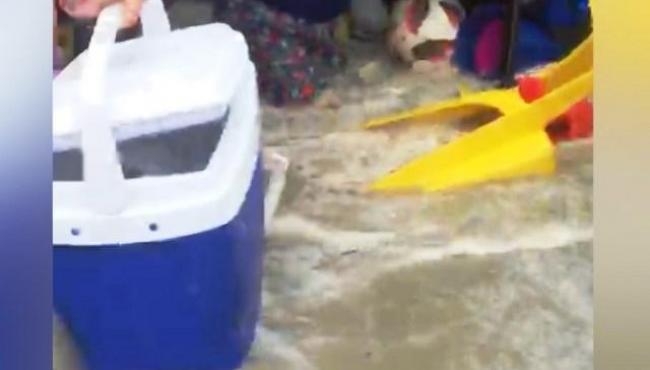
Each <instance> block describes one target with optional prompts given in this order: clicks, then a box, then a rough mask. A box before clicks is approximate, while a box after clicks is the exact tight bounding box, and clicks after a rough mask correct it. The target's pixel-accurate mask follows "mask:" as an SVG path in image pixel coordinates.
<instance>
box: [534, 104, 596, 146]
mask: <svg viewBox="0 0 650 370" xmlns="http://www.w3.org/2000/svg"><path fill="white" fill-rule="evenodd" d="M593 128H594V107H593V104H592V103H591V102H590V101H589V100H587V99H585V100H582V101H580V102H579V103H577V104H575V105H574V106H573V107H571V108H570V109H569V110H568V111H567V112H566V113H565V114H564V115H563V116H562V117H561V118H560V119H558V120H557V121H555V122H553V123H551V124H550V125H549V126H548V127H547V130H546V131H547V132H548V134H549V136H550V137H551V140H553V142H560V141H570V140H576V139H583V138H587V137H591V136H592V135H593Z"/></svg>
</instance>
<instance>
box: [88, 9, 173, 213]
mask: <svg viewBox="0 0 650 370" xmlns="http://www.w3.org/2000/svg"><path fill="white" fill-rule="evenodd" d="M140 19H141V21H142V33H143V36H144V37H153V36H159V35H163V34H166V33H169V32H171V26H170V23H169V19H168V17H167V14H166V12H165V7H164V5H163V2H162V0H147V1H145V2H144V4H143V5H142V11H141V14H140ZM121 23H122V5H121V4H119V3H118V4H114V5H111V6H108V7H106V8H105V9H104V10H102V12H101V13H100V14H99V17H98V18H97V23H96V24H95V28H94V30H93V35H92V38H91V40H90V44H89V45H88V50H87V51H86V56H85V60H84V61H83V63H84V64H83V67H82V68H83V69H82V72H81V73H82V75H81V86H80V87H81V89H80V104H82V110H81V114H82V116H81V117H80V120H79V122H82V126H81V128H80V131H81V151H82V153H83V158H84V161H83V173H84V186H86V191H85V194H86V196H87V197H88V198H87V202H88V205H89V206H90V207H91V208H92V209H93V210H94V211H96V212H99V213H101V214H116V213H119V212H120V211H122V210H123V209H124V207H125V206H126V204H127V191H126V184H125V180H124V175H123V173H122V166H121V164H120V161H119V158H118V154H117V147H116V146H117V145H116V142H115V138H114V136H113V132H112V127H111V123H110V122H109V119H108V117H109V114H108V113H109V112H107V111H106V106H105V104H104V97H105V93H106V70H107V65H108V61H109V58H110V51H111V47H112V45H113V44H114V43H115V38H116V36H117V32H118V30H119V28H120V25H121Z"/></svg>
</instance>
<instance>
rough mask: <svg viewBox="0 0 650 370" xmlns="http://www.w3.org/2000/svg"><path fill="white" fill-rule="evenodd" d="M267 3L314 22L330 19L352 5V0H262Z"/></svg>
mask: <svg viewBox="0 0 650 370" xmlns="http://www.w3.org/2000/svg"><path fill="white" fill-rule="evenodd" d="M262 1H263V2H264V3H266V4H267V5H269V6H271V7H273V8H275V9H278V10H280V11H283V12H285V13H289V14H291V15H292V16H294V17H297V18H302V19H305V20H307V21H309V22H313V23H321V22H327V21H330V20H332V19H334V18H336V17H337V16H339V15H340V14H342V13H343V12H345V11H347V9H348V8H349V7H350V0H262Z"/></svg>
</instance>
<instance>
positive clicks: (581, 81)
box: [365, 37, 593, 191]
mask: <svg viewBox="0 0 650 370" xmlns="http://www.w3.org/2000/svg"><path fill="white" fill-rule="evenodd" d="M592 54H593V40H592V38H591V37H589V38H588V39H587V40H585V41H584V42H583V43H582V44H581V45H580V46H579V47H578V48H576V49H575V50H574V51H573V52H572V53H571V54H570V55H569V56H568V57H567V58H565V59H564V60H562V61H560V62H558V63H556V64H552V65H550V66H548V67H547V68H545V69H544V70H542V71H541V72H539V74H538V75H537V76H538V78H539V79H541V81H542V82H543V85H544V90H545V91H547V93H546V95H544V96H543V97H541V98H539V99H538V100H535V101H533V102H532V103H526V102H525V101H524V99H523V98H522V97H521V95H520V94H519V90H518V89H517V88H512V89H505V90H490V91H484V92H479V93H475V94H461V96H460V97H459V98H457V99H453V100H450V101H444V102H440V103H436V104H433V105H430V106H424V107H421V108H416V109H414V110H411V111H408V112H405V113H400V114H397V115H393V116H390V117H385V118H379V119H374V120H371V121H369V122H368V123H366V125H365V127H367V128H374V127H379V126H383V125H386V124H392V123H396V122H400V121H404V120H419V119H427V120H432V119H436V120H445V119H450V118H454V117H459V116H466V115H469V114H473V113H475V112H477V111H481V110H483V109H485V108H496V109H497V110H498V111H499V112H500V113H501V114H502V116H501V117H500V118H499V119H497V120H495V121H493V122H491V123H489V124H487V125H485V126H483V127H481V128H479V129H477V130H476V131H474V132H472V133H470V134H468V135H466V136H464V137H461V138H460V139H459V140H457V141H455V142H452V143H450V144H448V145H447V146H445V147H443V148H441V149H439V150H437V151H434V152H432V153H429V154H426V155H424V156H422V157H420V158H418V159H416V160H414V161H412V162H410V163H408V164H406V165H405V166H403V167H401V168H400V169H398V170H396V171H395V172H393V173H391V174H389V175H387V176H385V177H383V178H381V179H379V180H378V181H376V182H375V183H374V184H372V185H371V190H375V191H416V190H420V191H437V190H443V189H451V188H455V187H460V186H468V185H473V184H477V183H482V182H485V181H491V180H499V179H507V178H513V177H519V176H529V175H543V174H550V173H552V172H553V171H554V169H555V157H554V146H553V143H552V142H551V140H550V139H549V137H548V135H547V133H546V131H545V127H546V125H547V124H548V123H550V122H551V121H552V120H553V119H555V118H557V117H559V116H560V115H562V114H563V113H564V112H566V111H567V110H568V109H569V108H570V107H571V106H573V105H574V104H575V103H577V102H579V101H580V100H582V99H584V98H585V97H587V96H588V95H589V94H591V92H592V90H593V72H592Z"/></svg>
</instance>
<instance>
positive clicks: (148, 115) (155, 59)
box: [52, 24, 248, 151]
mask: <svg viewBox="0 0 650 370" xmlns="http://www.w3.org/2000/svg"><path fill="white" fill-rule="evenodd" d="M145 38H146V40H145ZM145 38H138V39H134V40H129V41H125V42H121V43H116V44H114V45H113V46H112V48H111V51H110V57H109V60H108V64H107V70H106V72H105V73H106V85H105V92H104V94H103V95H104V97H105V98H104V99H105V101H104V104H106V108H107V109H106V111H107V112H110V117H109V121H110V122H111V125H113V127H116V130H115V133H116V135H117V136H118V137H116V139H117V140H124V139H130V138H133V137H137V136H140V135H147V134H152V133H158V132H161V131H167V130H172V129H177V128H181V127H186V126H188V125H192V124H197V123H202V122H206V121H209V120H214V119H215V118H218V117H220V116H222V115H223V114H224V113H225V110H226V107H227V104H228V102H229V101H230V99H231V98H232V96H233V95H234V93H235V89H236V87H237V84H238V83H240V81H241V80H242V76H243V73H244V71H245V68H246V67H247V62H248V48H247V46H246V42H245V40H244V38H243V36H242V35H241V34H240V33H238V32H236V31H234V30H233V29H232V28H230V27H229V26H228V25H225V24H209V25H203V26H196V27H191V28H186V29H183V30H176V31H172V32H171V33H168V34H165V35H164V37H157V36H145ZM87 54H88V53H87V51H86V52H84V53H83V54H81V55H80V56H79V57H78V58H76V59H75V60H74V61H73V62H72V63H71V64H70V65H68V66H67V67H66V69H64V70H63V72H61V73H60V74H59V75H58V76H57V77H56V78H55V79H54V86H53V130H52V134H53V140H54V143H53V144H54V150H55V151H60V150H65V149H69V148H71V147H78V146H79V138H78V136H79V135H78V134H79V133H80V130H79V125H80V124H82V122H80V109H79V107H80V103H79V101H80V99H79V93H80V86H81V75H82V69H83V68H82V66H83V63H84V61H85V60H86V59H87Z"/></svg>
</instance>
